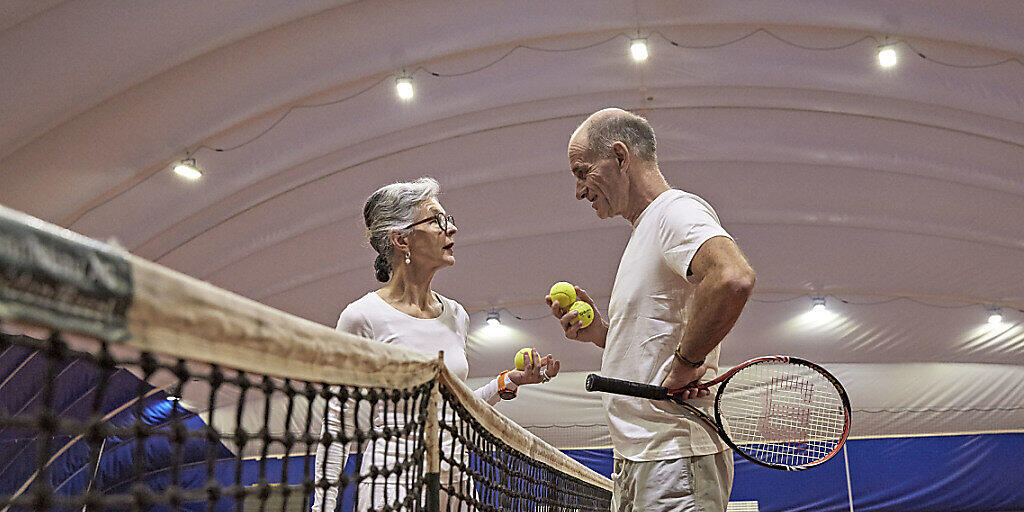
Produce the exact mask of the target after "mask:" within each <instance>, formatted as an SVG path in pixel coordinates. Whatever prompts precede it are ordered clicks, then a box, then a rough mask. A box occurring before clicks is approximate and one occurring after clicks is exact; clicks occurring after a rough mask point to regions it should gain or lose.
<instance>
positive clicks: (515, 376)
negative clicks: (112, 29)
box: [505, 370, 523, 386]
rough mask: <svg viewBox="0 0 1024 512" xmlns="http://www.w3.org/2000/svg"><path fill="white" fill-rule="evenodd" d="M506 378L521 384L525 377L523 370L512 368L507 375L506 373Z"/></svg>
mask: <svg viewBox="0 0 1024 512" xmlns="http://www.w3.org/2000/svg"><path fill="white" fill-rule="evenodd" d="M505 378H506V379H508V381H509V382H511V383H512V384H513V385H514V386H520V384H519V381H520V380H521V379H522V378H523V372H522V371H520V370H511V371H509V372H508V374H507V375H505Z"/></svg>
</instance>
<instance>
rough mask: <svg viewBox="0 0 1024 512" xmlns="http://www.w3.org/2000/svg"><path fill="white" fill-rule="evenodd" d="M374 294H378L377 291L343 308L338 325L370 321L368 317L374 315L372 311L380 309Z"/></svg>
mask: <svg viewBox="0 0 1024 512" xmlns="http://www.w3.org/2000/svg"><path fill="white" fill-rule="evenodd" d="M374 295H376V292H370V293H367V294H366V295H363V296H362V297H360V298H358V299H356V300H354V301H352V302H350V303H349V304H348V305H347V306H345V309H343V310H341V315H340V316H339V317H338V325H342V324H343V323H344V324H352V323H356V322H368V321H369V320H368V318H369V317H371V316H373V315H372V313H371V312H372V311H374V310H377V309H379V308H378V307H376V306H377V304H376V303H375V300H374V297H373V296H374Z"/></svg>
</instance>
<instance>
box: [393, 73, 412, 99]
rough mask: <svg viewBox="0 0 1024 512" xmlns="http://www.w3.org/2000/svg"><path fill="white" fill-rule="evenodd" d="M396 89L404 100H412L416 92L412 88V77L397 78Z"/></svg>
mask: <svg viewBox="0 0 1024 512" xmlns="http://www.w3.org/2000/svg"><path fill="white" fill-rule="evenodd" d="M395 91H397V92H398V97H399V98H402V99H403V100H411V99H412V97H413V96H415V95H416V92H415V91H414V90H413V88H412V77H408V76H402V77H398V78H397V79H396V80H395Z"/></svg>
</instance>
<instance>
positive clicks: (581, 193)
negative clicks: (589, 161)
mask: <svg viewBox="0 0 1024 512" xmlns="http://www.w3.org/2000/svg"><path fill="white" fill-rule="evenodd" d="M586 194H587V187H586V186H584V185H583V182H582V181H577V182H576V199H583V198H584V197H586Z"/></svg>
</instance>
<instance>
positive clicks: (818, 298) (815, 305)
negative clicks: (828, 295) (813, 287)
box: [811, 295, 826, 311]
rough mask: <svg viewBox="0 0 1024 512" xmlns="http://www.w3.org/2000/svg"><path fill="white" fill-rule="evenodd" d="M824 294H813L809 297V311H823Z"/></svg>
mask: <svg viewBox="0 0 1024 512" xmlns="http://www.w3.org/2000/svg"><path fill="white" fill-rule="evenodd" d="M825 310H826V308H825V296H824V295H815V296H813V297H811V311H825Z"/></svg>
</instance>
